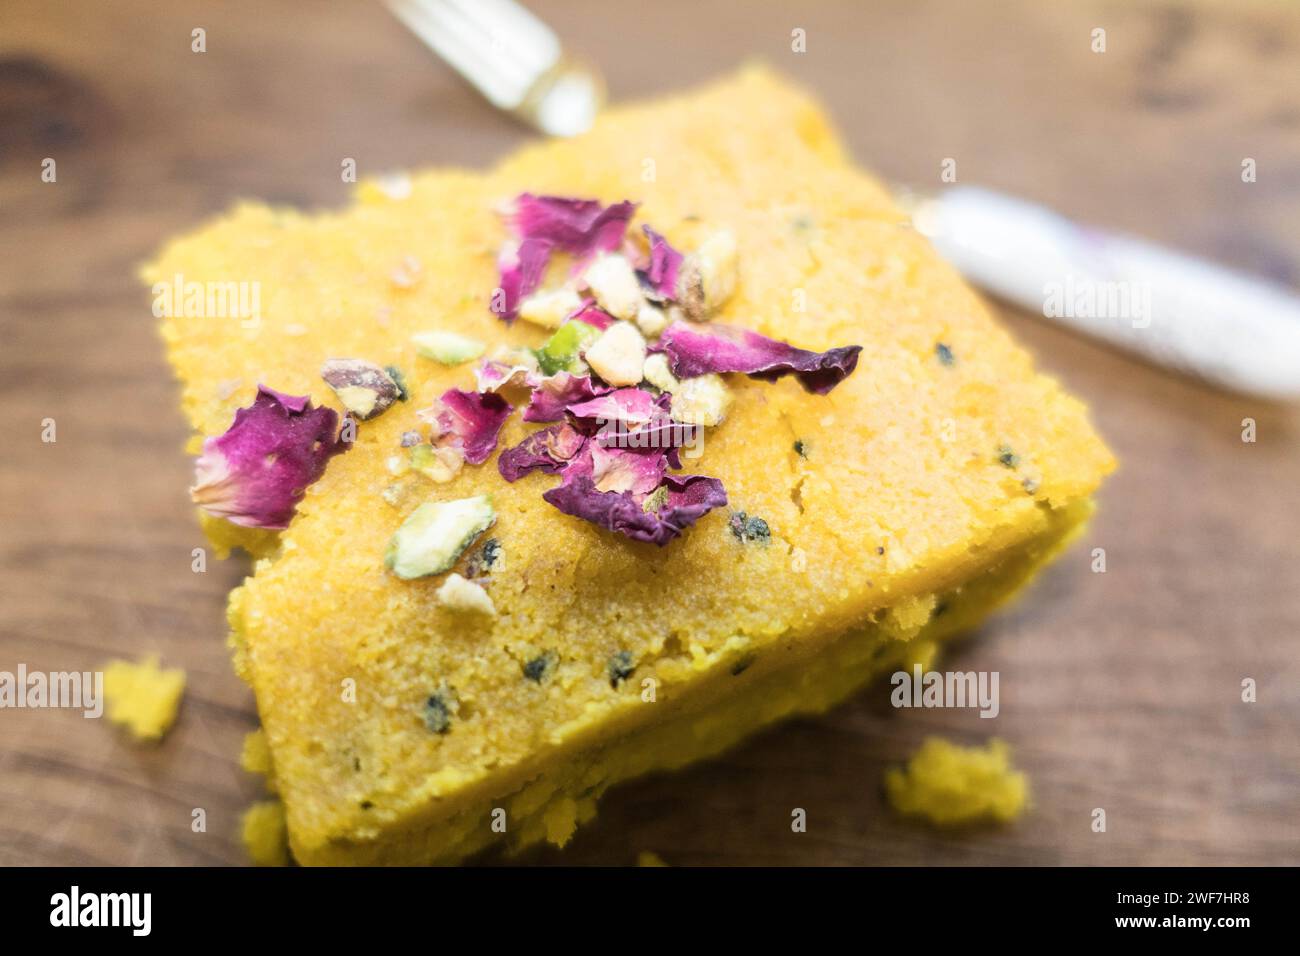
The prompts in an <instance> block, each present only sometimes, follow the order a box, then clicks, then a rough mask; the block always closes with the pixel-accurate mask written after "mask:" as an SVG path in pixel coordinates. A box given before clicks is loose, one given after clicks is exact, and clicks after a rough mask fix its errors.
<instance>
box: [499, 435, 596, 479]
mask: <svg viewBox="0 0 1300 956" xmlns="http://www.w3.org/2000/svg"><path fill="white" fill-rule="evenodd" d="M586 442H587V438H586V436H585V435H583V434H582V433H581V432H579V431H578V430H577V429H576V428H574V427H573V426H572V425H570V424H568V423H567V422H562V423H560V424H558V425H552V426H550V427H549V428H543V429H540V430H539V431H535V432H533V433H532V434H531V435H529V436H528V437H527V438H525V439H524V440H523V441H521V442H520V443H519V444H518V445H515V446H514V447H513V448H507V449H506V450H505V451H503V452H502V453H501V456H500V457H499V458H498V459H497V470H498V471H500V472H501V477H502V478H504V479H505V480H506V481H518V480H519V479H520V478H522V477H523V476H524V475H526V474H528V473H529V472H532V471H537V470H539V469H540V470H541V471H545V472H548V473H550V474H555V473H556V472H558V471H560V470H561V469H563V468H564V466H565V465H566V464H568V462H569V461H570V460H571V459H573V457H574V456H575V455H577V454H578V452H580V451H581V450H582V448H583V446H584V445H585V444H586Z"/></svg>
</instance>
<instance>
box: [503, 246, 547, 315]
mask: <svg viewBox="0 0 1300 956" xmlns="http://www.w3.org/2000/svg"><path fill="white" fill-rule="evenodd" d="M550 261H551V245H550V243H548V242H546V241H544V240H542V239H524V240H523V241H521V242H507V243H506V244H505V246H503V247H502V249H501V254H500V255H499V256H497V269H498V270H499V271H500V273H501V284H500V287H499V288H498V289H497V290H496V291H495V292H493V293H492V303H491V308H492V311H493V312H496V313H497V314H498V315H500V316H501V318H503V319H505V320H506V321H507V322H513V321H514V319H515V316H517V315H518V314H519V303H520V302H522V301H523V300H524V299H525V298H527V297H528V295H529V294H531V293H532V291H533V290H534V289H536V288H537V286H538V285H540V284H541V281H542V275H543V274H544V273H545V272H546V265H547V263H548V262H550ZM498 293H499V297H498Z"/></svg>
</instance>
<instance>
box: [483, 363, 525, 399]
mask: <svg viewBox="0 0 1300 956" xmlns="http://www.w3.org/2000/svg"><path fill="white" fill-rule="evenodd" d="M536 372H537V369H536V367H535V363H534V367H529V366H528V365H512V364H511V363H509V362H505V361H502V360H500V359H484V360H483V362H482V363H481V364H480V365H479V367H478V368H476V369H475V370H474V381H475V383H476V384H477V385H478V390H479V391H480V392H499V391H500V390H501V389H503V388H513V387H515V386H517V385H529V386H531V385H532V380H533V378H534V377H535V376H536Z"/></svg>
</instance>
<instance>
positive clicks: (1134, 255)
mask: <svg viewBox="0 0 1300 956" xmlns="http://www.w3.org/2000/svg"><path fill="white" fill-rule="evenodd" d="M913 223H914V225H915V226H916V228H917V229H918V230H919V231H921V232H922V233H924V234H925V235H927V236H929V238H930V239H931V241H932V242H933V243H934V245H935V247H936V248H937V249H938V250H939V252H940V253H941V254H942V255H943V256H944V257H945V258H947V259H948V260H949V261H950V262H952V263H953V265H954V266H956V267H957V269H958V270H959V271H960V272H961V273H962V274H963V275H965V276H966V277H967V278H968V279H970V280H971V281H972V282H974V283H976V284H977V285H980V286H982V287H983V288H985V289H987V290H989V291H990V292H993V293H994V294H996V295H999V296H1001V297H1003V298H1006V299H1009V300H1010V301H1012V302H1015V303H1016V304H1018V305H1020V306H1023V307H1024V308H1026V309H1029V310H1031V311H1034V312H1039V313H1041V314H1043V315H1044V316H1046V317H1047V318H1049V319H1052V320H1054V321H1057V322H1060V323H1062V324H1065V325H1068V326H1070V327H1072V328H1075V329H1078V330H1080V331H1082V332H1085V333H1087V334H1089V335H1094V336H1097V337H1099V338H1102V339H1105V340H1106V341H1108V342H1111V343H1114V344H1115V345H1118V346H1121V347H1123V348H1126V349H1128V350H1130V351H1132V352H1136V353H1138V354H1140V355H1142V356H1144V357H1146V358H1148V359H1151V360H1153V361H1155V362H1158V363H1160V364H1163V365H1168V366H1172V367H1174V368H1177V369H1179V370H1181V371H1184V372H1189V373H1191V374H1194V375H1196V376H1199V377H1201V378H1203V379H1206V380H1208V381H1210V382H1213V383H1215V384H1218V385H1220V386H1223V387H1226V388H1229V389H1232V390H1234V391H1238V392H1243V393H1246V394H1252V395H1258V396H1262V397H1266V398H1270V399H1278V400H1295V399H1298V398H1300V297H1297V296H1296V295H1295V294H1294V293H1292V292H1290V291H1289V290H1287V289H1284V288H1282V287H1280V286H1276V285H1273V284H1271V283H1269V282H1266V281H1264V280H1262V279H1257V278H1254V277H1252V276H1247V275H1243V274H1241V273H1237V272H1233V271H1231V270H1229V269H1225V268H1223V267H1222V266H1217V265H1214V264H1213V263H1210V262H1205V261H1203V260H1200V259H1196V258H1194V257H1192V256H1187V255H1183V254H1181V253H1177V252H1172V251H1170V250H1168V249H1164V248H1162V247H1160V246H1158V245H1155V244H1153V243H1150V242H1144V241H1142V240H1140V239H1135V238H1132V237H1129V236H1123V235H1118V234H1115V233H1108V232H1102V231H1100V230H1096V229H1090V228H1085V227H1082V226H1079V225H1076V224H1075V223H1073V222H1071V221H1070V220H1068V219H1066V218H1065V217H1063V216H1060V215H1058V214H1056V213H1054V212H1052V211H1051V210H1048V209H1045V208H1043V207H1041V206H1037V205H1034V204H1033V203H1029V202H1025V201H1023V200H1019V199H1013V198H1011V197H1009V196H1005V195H1002V194H1000V193H996V192H991V191H989V190H985V189H979V188H976V187H972V186H960V187H953V188H952V189H950V190H948V191H946V192H944V193H942V194H940V195H938V196H936V197H934V198H932V199H928V200H923V201H921V202H919V203H918V204H917V206H916V208H915V210H914V212H913Z"/></svg>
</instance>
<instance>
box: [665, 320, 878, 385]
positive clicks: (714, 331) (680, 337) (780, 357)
mask: <svg viewBox="0 0 1300 956" xmlns="http://www.w3.org/2000/svg"><path fill="white" fill-rule="evenodd" d="M658 345H659V347H660V349H662V351H663V352H665V353H666V354H667V355H668V361H669V364H670V366H671V368H672V372H673V374H674V375H676V376H677V377H678V378H694V377H696V376H697V375H706V374H708V373H709V372H744V373H745V374H746V375H748V376H750V378H757V379H762V380H763V381H767V382H774V381H776V380H777V379H778V378H781V377H782V376H784V375H794V376H796V377H797V378H798V379H799V384H801V385H802V386H803V387H804V388H805V389H807V390H808V391H810V392H813V393H814V394H817V395H825V394H826V393H827V392H829V391H830V390H831V389H833V388H834V387H835V386H836V385H838V384H839V383H840V382H842V381H844V379H845V378H847V377H848V376H849V375H850V374H852V372H853V370H854V369H855V368H856V367H857V364H858V353H859V352H861V351H862V346H860V345H847V346H844V347H842V348H835V349H830V350H828V351H826V352H809V351H807V350H806V349H800V348H795V347H794V346H793V345H790V344H788V343H786V342H778V341H776V340H775V339H769V338H768V337H767V336H765V335H759V334H758V333H757V332H751V331H749V330H748V329H738V328H734V327H732V326H727V325H719V324H717V323H716V322H714V323H709V324H708V325H696V324H694V323H689V322H674V323H673V324H672V325H670V326H668V328H666V329H665V330H664V332H663V334H662V335H661V336H660V337H659V342H658Z"/></svg>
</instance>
